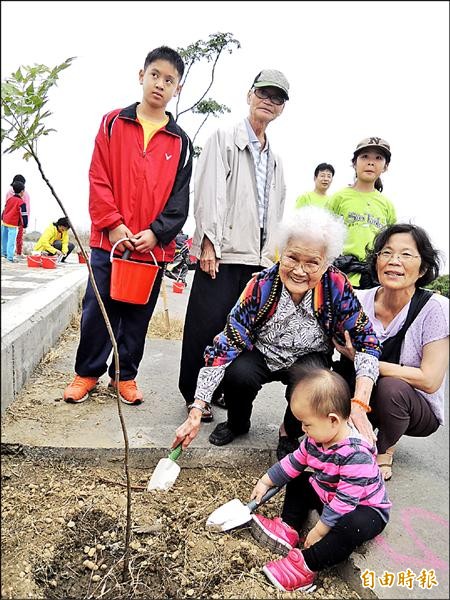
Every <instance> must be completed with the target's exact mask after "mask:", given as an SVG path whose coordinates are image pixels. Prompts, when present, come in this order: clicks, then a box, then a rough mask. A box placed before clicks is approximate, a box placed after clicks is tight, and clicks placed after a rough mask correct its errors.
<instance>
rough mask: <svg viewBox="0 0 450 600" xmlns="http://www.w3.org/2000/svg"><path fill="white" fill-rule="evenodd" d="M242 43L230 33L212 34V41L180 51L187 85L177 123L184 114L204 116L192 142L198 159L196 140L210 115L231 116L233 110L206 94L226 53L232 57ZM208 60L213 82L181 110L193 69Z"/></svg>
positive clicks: (176, 114)
mask: <svg viewBox="0 0 450 600" xmlns="http://www.w3.org/2000/svg"><path fill="white" fill-rule="evenodd" d="M240 47H241V44H240V42H239V41H238V40H236V39H235V38H234V37H233V34H231V33H229V32H227V33H212V34H210V36H209V39H208V41H206V42H205V41H203V40H197V41H196V42H194V43H193V44H189V46H187V47H186V48H177V52H178V53H179V54H180V56H181V57H182V58H183V60H184V63H185V65H186V68H185V71H184V75H183V78H182V80H181V85H182V86H183V87H182V89H181V92H180V93H179V95H178V97H177V103H176V107H175V120H176V121H177V120H178V119H179V118H180V117H181V116H182V115H183V114H185V113H188V112H192V113H194V114H198V115H202V117H203V120H202V122H201V123H200V126H199V127H198V129H197V131H196V132H195V134H194V135H193V136H191V139H192V143H193V144H194V156H198V155H199V154H200V151H201V147H200V146H195V139H196V137H197V135H198V133H199V131H200V129H201V128H202V127H203V125H204V124H205V123H206V121H207V120H208V119H209V117H210V116H213V117H217V116H218V115H222V114H224V113H229V112H230V109H229V108H228V106H226V105H225V104H219V103H218V102H217V101H216V100H214V99H213V98H206V95H207V94H208V92H209V91H210V89H211V88H212V86H213V84H214V79H215V75H216V67H217V63H218V62H219V59H220V57H221V56H222V55H223V53H224V52H228V53H229V54H231V53H232V52H233V50H234V49H235V48H240ZM202 61H203V62H204V61H206V62H207V63H210V64H211V72H210V77H209V81H208V83H207V85H206V89H205V90H204V91H203V92H201V93H200V95H199V97H198V98H197V100H195V101H194V102H192V103H191V105H190V106H188V107H187V108H183V109H180V100H181V98H182V97H183V90H185V89H187V86H186V85H185V84H186V81H187V79H188V78H189V76H192V73H193V68H194V67H195V65H198V64H199V63H200V62H202Z"/></svg>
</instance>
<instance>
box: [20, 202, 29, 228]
mask: <svg viewBox="0 0 450 600" xmlns="http://www.w3.org/2000/svg"><path fill="white" fill-rule="evenodd" d="M20 218H21V219H22V226H23V228H24V229H26V228H27V227H28V212H27V205H26V204H25V202H24V203H23V204H21V205H20Z"/></svg>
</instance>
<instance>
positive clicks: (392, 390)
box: [368, 377, 439, 454]
mask: <svg viewBox="0 0 450 600" xmlns="http://www.w3.org/2000/svg"><path fill="white" fill-rule="evenodd" d="M370 406H371V407H372V412H370V413H369V415H368V416H369V419H370V421H371V423H372V425H373V426H374V428H377V429H378V432H377V448H378V452H379V453H380V454H384V453H385V452H386V449H387V448H390V447H391V446H394V445H395V444H396V443H397V442H398V440H399V439H400V438H401V437H402V435H409V436H411V437H427V436H429V435H431V434H432V433H434V432H435V431H436V429H438V427H439V421H438V419H437V417H436V416H435V414H434V413H433V411H432V410H431V407H430V405H429V403H428V402H427V401H426V400H425V398H424V397H423V396H422V395H421V394H419V393H418V392H416V390H415V389H414V388H413V387H412V386H411V385H409V383H407V382H406V381H402V380H401V379H396V378H395V377H380V378H379V379H378V382H377V384H376V386H375V387H374V389H373V391H372V396H371V399H370Z"/></svg>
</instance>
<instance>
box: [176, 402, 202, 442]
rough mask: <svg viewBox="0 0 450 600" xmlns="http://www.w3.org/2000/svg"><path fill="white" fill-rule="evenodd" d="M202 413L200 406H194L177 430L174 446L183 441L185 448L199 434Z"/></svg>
mask: <svg viewBox="0 0 450 600" xmlns="http://www.w3.org/2000/svg"><path fill="white" fill-rule="evenodd" d="M201 418H202V413H201V411H200V410H199V409H198V408H192V409H191V410H190V412H189V416H188V418H187V419H186V421H185V422H184V423H183V424H182V425H180V427H178V429H177V430H176V431H175V439H174V440H173V442H172V446H171V447H172V448H175V447H176V446H178V444H180V443H182V448H183V450H185V449H186V448H187V447H188V446H189V444H190V443H191V442H192V440H193V439H194V438H195V437H196V436H197V434H198V432H199V430H200V425H201Z"/></svg>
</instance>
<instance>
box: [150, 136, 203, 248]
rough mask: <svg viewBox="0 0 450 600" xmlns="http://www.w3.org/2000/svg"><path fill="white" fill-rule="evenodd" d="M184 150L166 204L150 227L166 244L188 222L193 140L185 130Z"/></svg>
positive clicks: (182, 137)
mask: <svg viewBox="0 0 450 600" xmlns="http://www.w3.org/2000/svg"><path fill="white" fill-rule="evenodd" d="M181 139H182V150H181V155H180V162H179V165H178V171H177V176H176V179H175V182H174V184H173V188H172V192H171V194H170V197H169V199H168V200H167V203H166V206H165V207H164V210H163V211H162V212H161V214H160V215H158V217H157V218H156V219H155V220H154V221H153V223H150V229H151V230H152V231H153V233H154V234H155V235H156V237H157V238H158V240H159V242H160V243H161V244H162V245H163V246H165V245H167V244H169V243H170V242H171V241H172V240H173V239H175V237H176V235H177V233H179V232H180V231H181V230H182V228H183V225H184V224H185V222H186V219H187V217H188V213H189V184H190V181H191V175H192V156H193V147H192V142H191V140H190V139H189V138H188V136H187V135H186V134H185V133H184V132H183V133H182V136H181Z"/></svg>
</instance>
